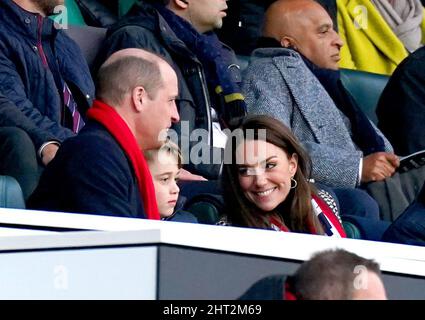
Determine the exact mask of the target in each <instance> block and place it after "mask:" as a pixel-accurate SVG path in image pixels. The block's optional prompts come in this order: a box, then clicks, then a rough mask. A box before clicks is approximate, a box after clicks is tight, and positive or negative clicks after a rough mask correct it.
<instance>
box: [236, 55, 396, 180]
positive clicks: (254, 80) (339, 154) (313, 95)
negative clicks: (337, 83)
mask: <svg viewBox="0 0 425 320" xmlns="http://www.w3.org/2000/svg"><path fill="white" fill-rule="evenodd" d="M243 92H244V94H245V99H246V103H247V106H248V113H250V114H266V115H270V116H273V117H274V118H276V119H278V120H280V121H282V122H283V123H285V124H286V125H287V126H288V127H290V128H291V129H292V132H293V133H294V134H295V136H296V137H297V138H298V139H299V140H300V141H301V142H302V144H303V145H304V147H305V148H306V149H307V150H308V152H309V154H310V156H311V158H312V164H313V168H312V169H313V170H312V176H313V178H314V179H315V180H316V182H320V183H323V184H327V185H329V186H333V187H355V186H357V185H358V183H359V181H360V178H359V172H360V165H361V164H360V162H361V159H362V157H363V154H362V152H361V150H359V148H358V147H357V146H356V145H355V144H354V142H353V140H352V138H351V135H352V133H351V128H350V123H349V120H348V118H347V117H345V115H343V114H342V113H341V112H340V111H339V109H338V108H337V107H336V106H335V104H334V102H333V101H332V99H331V98H330V96H329V95H328V94H327V92H326V91H325V89H324V88H323V87H322V85H321V84H320V82H319V81H318V80H317V78H316V77H315V76H314V75H313V74H312V73H311V72H310V70H309V69H308V68H307V66H306V65H305V64H304V61H303V60H302V58H301V57H300V55H299V54H298V53H297V52H295V51H293V50H289V49H285V48H262V49H257V50H255V51H254V52H253V56H252V59H251V62H250V65H249V66H248V68H247V69H246V70H245V74H244V82H243ZM374 127H375V126H374ZM375 129H376V130H377V132H378V133H379V134H380V135H381V136H382V137H384V136H383V134H382V133H381V132H380V131H379V129H377V128H376V127H375ZM384 140H385V146H386V151H388V152H392V151H393V149H392V147H391V144H390V143H389V142H388V140H387V139H386V138H385V137H384Z"/></svg>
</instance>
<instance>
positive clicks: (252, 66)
mask: <svg viewBox="0 0 425 320" xmlns="http://www.w3.org/2000/svg"><path fill="white" fill-rule="evenodd" d="M302 64H303V61H302V59H301V56H300V55H299V54H298V53H297V52H296V51H294V50H290V49H286V48H258V49H255V50H254V51H253V52H252V55H251V58H250V62H249V65H248V67H247V70H251V72H252V70H254V71H255V70H257V69H264V68H267V70H268V72H271V71H272V70H273V69H274V70H277V69H280V68H281V67H300V66H302ZM255 72H256V71H255ZM260 74H267V72H265V71H263V72H261V73H260Z"/></svg>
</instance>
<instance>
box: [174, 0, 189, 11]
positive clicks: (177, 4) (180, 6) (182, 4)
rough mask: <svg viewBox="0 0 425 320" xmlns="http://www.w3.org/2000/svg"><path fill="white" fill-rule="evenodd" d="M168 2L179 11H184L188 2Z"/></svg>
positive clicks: (177, 0) (186, 0)
mask: <svg viewBox="0 0 425 320" xmlns="http://www.w3.org/2000/svg"><path fill="white" fill-rule="evenodd" d="M170 2H172V3H173V5H174V6H176V7H177V8H179V9H186V8H187V7H188V6H189V1H188V0H171V1H170ZM170 4H171V3H170Z"/></svg>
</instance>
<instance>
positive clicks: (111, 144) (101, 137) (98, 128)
mask: <svg viewBox="0 0 425 320" xmlns="http://www.w3.org/2000/svg"><path fill="white" fill-rule="evenodd" d="M61 149H63V150H66V151H69V152H74V151H75V152H76V153H78V154H82V153H86V154H97V155H98V156H100V155H102V154H103V153H106V154H113V153H115V152H116V150H120V149H121V148H120V147H119V145H118V142H117V141H116V140H115V139H114V138H113V137H112V135H111V134H110V133H109V132H108V131H107V130H106V129H105V128H104V127H103V126H102V125H100V124H98V123H95V122H89V123H87V124H86V126H85V127H84V128H83V130H82V131H81V132H80V133H79V134H78V135H77V136H75V137H72V138H69V139H67V140H65V142H64V143H63V144H62V146H61Z"/></svg>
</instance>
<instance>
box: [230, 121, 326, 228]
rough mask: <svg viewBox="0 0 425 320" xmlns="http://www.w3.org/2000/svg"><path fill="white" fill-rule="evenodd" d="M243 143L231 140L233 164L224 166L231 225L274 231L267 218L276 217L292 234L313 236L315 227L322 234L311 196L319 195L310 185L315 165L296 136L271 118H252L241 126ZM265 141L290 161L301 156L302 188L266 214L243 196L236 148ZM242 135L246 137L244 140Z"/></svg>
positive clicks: (299, 179) (299, 178)
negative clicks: (285, 154) (312, 230)
mask: <svg viewBox="0 0 425 320" xmlns="http://www.w3.org/2000/svg"><path fill="white" fill-rule="evenodd" d="M236 130H239V139H238V136H237V135H236V143H235V141H234V140H235V139H234V138H235V135H232V136H231V137H229V140H228V141H227V145H226V150H225V155H228V156H229V160H230V157H231V161H225V162H224V165H223V178H222V182H223V189H224V200H225V204H226V215H227V219H228V220H229V222H231V223H232V225H234V226H242V227H256V228H270V225H269V222H268V221H269V219H265V217H267V215H274V216H275V218H277V219H279V221H280V222H281V223H283V224H284V225H285V226H286V227H288V228H289V230H291V231H294V232H303V233H311V227H313V226H314V228H315V229H316V230H317V233H319V234H322V233H323V228H322V227H321V225H320V223H319V221H318V219H317V218H316V216H315V215H314V214H313V213H312V212H313V208H312V204H311V193H312V192H315V191H314V190H313V187H312V186H311V185H310V183H309V182H308V181H307V179H308V178H309V177H310V171H311V161H310V157H309V156H308V154H307V153H306V152H305V151H304V149H303V148H302V147H301V145H300V143H299V142H298V140H297V139H296V137H295V136H294V135H293V134H292V132H291V131H290V130H289V129H288V128H287V127H286V126H285V125H284V124H283V123H281V122H280V121H278V120H276V119H274V118H271V117H269V116H263V115H261V116H258V115H257V116H248V117H246V118H245V119H244V120H243V121H242V123H241V125H240V126H239V128H238V129H236ZM264 133H265V140H266V142H268V143H271V144H273V145H275V146H276V147H279V148H280V149H282V150H283V151H284V152H286V153H287V155H288V156H289V157H291V156H292V155H294V154H296V155H297V156H298V167H297V171H296V173H295V176H294V179H295V180H296V181H297V183H298V185H297V187H296V188H293V189H291V191H290V193H289V194H288V197H287V198H286V200H285V201H284V202H283V203H282V204H281V205H279V206H278V208H276V209H275V210H274V211H273V212H264V211H262V210H261V209H259V208H258V207H257V206H256V205H255V204H253V203H251V202H250V201H249V200H248V199H247V198H246V197H245V195H244V194H243V192H242V190H241V187H240V185H239V167H238V164H237V161H236V160H237V159H236V148H237V147H238V145H239V144H241V143H243V141H244V140H245V139H247V138H248V139H254V140H259V139H261V140H264ZM241 135H242V137H240V136H241Z"/></svg>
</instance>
